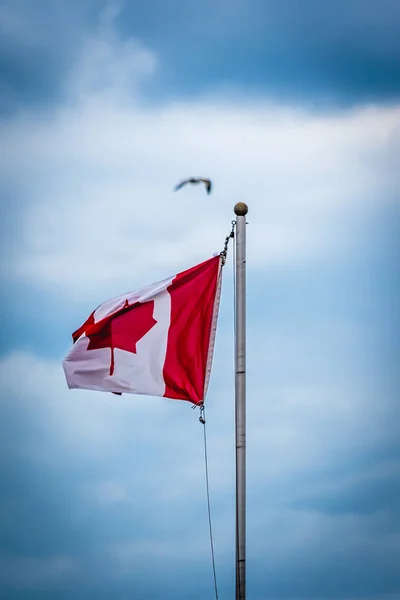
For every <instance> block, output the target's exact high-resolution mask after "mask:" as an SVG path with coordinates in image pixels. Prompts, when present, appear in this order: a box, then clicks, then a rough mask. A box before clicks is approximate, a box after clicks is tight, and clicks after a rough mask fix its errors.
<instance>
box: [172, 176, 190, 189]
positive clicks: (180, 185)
mask: <svg viewBox="0 0 400 600" xmlns="http://www.w3.org/2000/svg"><path fill="white" fill-rule="evenodd" d="M188 182H189V180H188V179H184V180H183V181H181V182H180V183H178V185H176V186H175V188H174V190H175V192H177V191H178V190H180V189H181V187H183V186H184V185H186V184H187V183H188Z"/></svg>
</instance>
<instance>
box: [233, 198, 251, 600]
mask: <svg viewBox="0 0 400 600" xmlns="http://www.w3.org/2000/svg"><path fill="white" fill-rule="evenodd" d="M234 211H235V215H236V235H235V246H236V265H235V269H236V289H235V297H236V302H235V305H236V314H235V331H236V335H235V338H236V339H235V425H236V600H245V598H246V215H247V212H248V207H247V204H245V203H244V202H238V203H237V204H236V205H235V208H234Z"/></svg>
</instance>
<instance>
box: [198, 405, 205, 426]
mask: <svg viewBox="0 0 400 600" xmlns="http://www.w3.org/2000/svg"><path fill="white" fill-rule="evenodd" d="M199 421H200V423H202V424H203V425H205V423H206V420H205V418H204V404H202V405H201V406H200V417H199Z"/></svg>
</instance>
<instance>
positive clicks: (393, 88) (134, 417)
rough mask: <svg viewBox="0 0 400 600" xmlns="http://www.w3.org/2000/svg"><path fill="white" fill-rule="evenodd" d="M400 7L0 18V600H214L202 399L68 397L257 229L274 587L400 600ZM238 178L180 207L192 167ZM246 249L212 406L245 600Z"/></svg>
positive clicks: (187, 198)
mask: <svg viewBox="0 0 400 600" xmlns="http://www.w3.org/2000/svg"><path fill="white" fill-rule="evenodd" d="M399 26H400V8H399V4H398V2H397V1H395V0H381V1H380V2H377V1H371V2H369V3H364V2H361V1H360V0H348V1H347V2H335V3H333V2H317V1H316V0H305V1H304V2H302V3H295V2H288V1H282V0H281V1H280V2H276V1H265V2H261V1H259V0H250V1H248V2H239V1H237V0H233V1H231V2H227V1H226V0H214V1H213V2H211V0H205V2H203V3H201V4H200V3H195V2H192V1H186V2H183V0H174V1H171V2H169V3H167V2H162V1H161V0H151V1H149V2H148V3H147V4H146V6H145V5H144V3H141V4H139V3H137V4H136V3H128V2H119V3H108V4H107V3H105V2H95V1H94V0H93V1H90V0H88V1H82V2H75V1H70V2H66V1H63V0H55V1H51V2H50V0H42V1H40V2H36V3H31V2H28V1H26V0H13V1H12V2H11V0H10V1H8V0H6V1H0V30H1V34H2V35H1V37H0V50H1V51H0V57H1V58H0V91H1V93H0V154H1V161H0V198H1V205H2V221H1V244H2V247H1V249H2V261H1V281H2V291H3V293H2V298H1V308H2V314H3V326H2V336H1V351H0V378H1V400H0V448H1V452H0V477H1V490H2V491H1V496H0V505H1V510H0V533H1V535H0V597H2V598H3V597H4V598H5V599H7V600H17V599H18V600H25V599H28V598H29V599H30V600H42V599H43V600H48V599H49V600H50V599H51V600H53V599H54V598H57V599H59V600H69V599H70V598H74V599H76V600H89V599H90V600H91V599H92V598H96V599H101V600H103V599H104V600H109V599H111V598H112V599H113V600H125V599H128V598H152V599H153V598H154V599H156V598H182V599H183V598H185V599H186V598H193V599H196V598H199V599H200V598H205V597H211V596H212V594H213V581H212V570H211V561H210V551H209V540H208V529H207V513H206V497H205V485H204V464H203V448H202V433H203V432H202V429H201V426H200V424H199V422H198V414H197V411H196V412H195V411H192V410H191V409H190V405H189V404H188V403H184V402H174V401H171V400H166V399H161V398H146V397H140V396H127V397H125V396H122V397H114V396H111V395H108V394H98V393H95V392H85V391H69V390H68V389H67V387H66V383H65V380H64V377H63V371H62V367H61V361H62V358H63V357H64V355H65V354H66V353H67V352H68V349H69V347H70V342H71V333H72V331H74V330H75V329H76V328H77V327H78V326H79V325H80V324H81V323H82V322H83V320H84V319H85V318H86V317H87V315H88V314H89V313H90V312H91V311H92V310H93V309H94V308H95V307H96V306H97V305H98V304H99V303H100V302H102V301H103V300H106V299H107V298H109V297H112V296H115V295H117V294H120V293H121V292H124V291H126V290H128V289H135V288H138V287H141V286H143V285H147V284H149V283H152V282H154V281H157V280H159V279H162V278H164V277H167V276H169V275H171V274H173V273H176V272H177V271H179V270H180V269H183V268H186V267H189V266H191V265H193V264H195V263H196V262H200V261H202V260H204V259H206V258H208V257H209V256H211V255H212V254H213V253H214V252H215V251H219V250H220V249H221V248H222V245H223V242H224V239H225V236H226V235H227V233H228V232H229V231H230V222H231V219H232V218H233V212H232V209H233V206H234V204H235V203H236V202H237V201H240V200H244V201H246V202H247V203H248V205H249V215H248V221H249V225H248V262H247V268H248V335H247V339H248V430H247V432H248V538H247V555H248V597H249V598H252V599H254V600H281V599H282V600H283V599H284V600H303V599H304V600H305V599H307V600H325V599H326V600H328V599H329V600H395V599H397V598H398V597H399V596H400V575H399V573H400V561H399V556H400V529H399V523H400V509H399V506H400V503H399V495H400V485H399V481H400V444H399V439H400V426H399V386H400V377H399V369H398V365H399V358H400V341H399V340H400V337H399V333H400V326H399V316H398V315H399V293H400V283H399V282H400V271H399V264H400V261H399V258H400V247H399V246H400V244H399V236H398V231H399V219H400V193H399V189H400V176H399V158H398V157H399V155H400V67H399V65H400V46H399V44H398V30H399ZM192 174H193V175H197V174H199V175H206V176H210V177H211V178H212V179H213V181H214V192H213V194H212V195H211V196H210V197H206V196H205V195H204V191H203V190H201V189H197V188H191V189H184V190H181V192H180V193H179V194H173V192H172V191H171V190H172V188H173V186H174V185H175V183H176V182H177V181H179V180H180V179H181V178H182V177H185V176H188V175H192ZM231 259H232V256H231V255H230V257H229V259H228V263H227V265H226V267H225V273H224V283H223V293H222V301H221V312H220V319H219V328H218V334H217V341H216V349H215V357H214V365H213V372H212V379H211V383H210V388H209V395H208V398H207V413H208V415H207V425H208V435H209V455H210V465H209V468H210V485H211V502H212V512H213V522H214V537H215V540H214V541H215V550H216V561H217V565H216V566H217V576H218V581H219V588H220V598H221V599H223V598H228V597H233V594H234V566H235V565H234V521H235V515H234V495H233V494H234V452H233V451H234V414H233V410H234V397H233V327H232V325H233V297H232V260H231Z"/></svg>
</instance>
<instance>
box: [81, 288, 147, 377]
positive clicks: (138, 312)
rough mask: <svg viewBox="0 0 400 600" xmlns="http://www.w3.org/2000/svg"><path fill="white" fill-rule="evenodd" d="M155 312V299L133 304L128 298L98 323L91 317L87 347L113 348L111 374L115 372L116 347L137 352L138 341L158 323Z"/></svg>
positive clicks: (87, 332)
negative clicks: (119, 307) (122, 305)
mask: <svg viewBox="0 0 400 600" xmlns="http://www.w3.org/2000/svg"><path fill="white" fill-rule="evenodd" d="M153 312H154V300H150V301H149V302H144V303H141V302H135V304H132V305H129V303H128V301H127V300H126V301H125V306H124V307H123V308H122V309H121V310H119V311H118V312H116V313H115V314H113V315H109V316H108V317H105V318H104V319H102V320H101V321H99V322H98V323H93V320H94V319H93V318H92V319H91V318H90V317H89V319H88V321H87V322H86V323H85V325H86V326H87V327H85V335H86V337H88V338H89V344H88V347H87V349H88V350H97V349H99V348H110V349H111V364H110V375H112V374H113V373H114V349H115V348H119V349H120V350H126V352H132V353H133V354H136V344H137V342H138V341H139V340H141V339H142V338H143V337H144V336H145V335H146V333H148V332H149V331H150V329H151V328H152V327H154V325H155V324H156V323H157V321H156V320H155V319H154V318H153ZM91 316H92V315H91ZM81 329H82V328H81Z"/></svg>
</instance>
